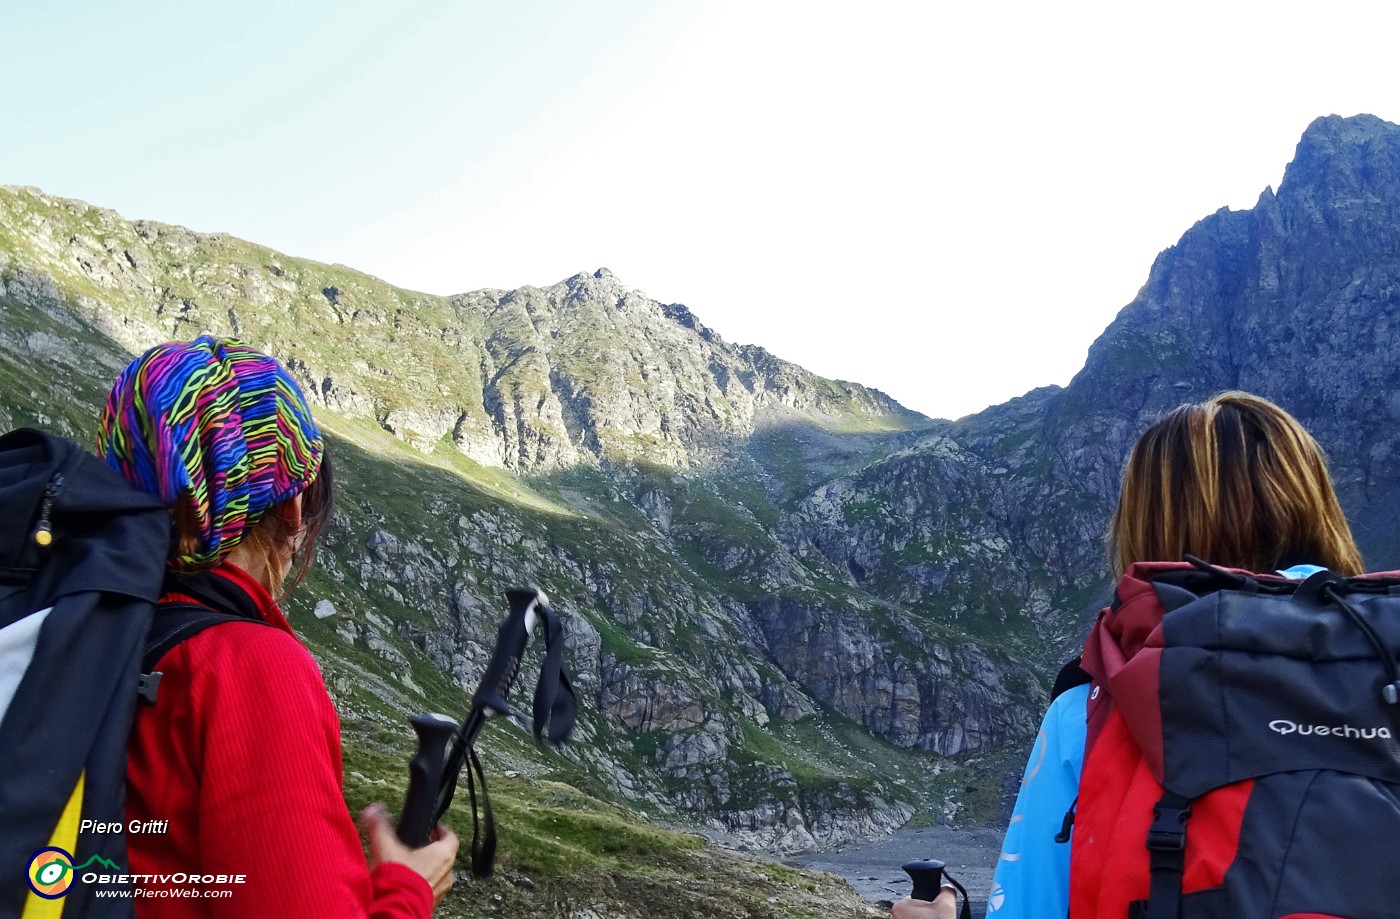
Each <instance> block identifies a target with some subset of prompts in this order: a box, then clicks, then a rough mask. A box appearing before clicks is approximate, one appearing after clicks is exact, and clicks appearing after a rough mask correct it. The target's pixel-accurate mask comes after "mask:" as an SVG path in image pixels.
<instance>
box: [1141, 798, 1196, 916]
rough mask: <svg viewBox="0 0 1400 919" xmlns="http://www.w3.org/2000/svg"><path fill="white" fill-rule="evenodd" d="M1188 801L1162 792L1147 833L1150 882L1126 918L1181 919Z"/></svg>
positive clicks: (1188, 813)
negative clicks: (1144, 893)
mask: <svg viewBox="0 0 1400 919" xmlns="http://www.w3.org/2000/svg"><path fill="white" fill-rule="evenodd" d="M1190 817H1191V800H1190V799H1189V798H1185V797H1183V796H1181V795H1179V794H1176V793H1175V792H1171V791H1167V790H1165V789H1163V791H1162V798H1161V800H1160V801H1158V802H1157V807H1156V808H1155V809H1154V810H1153V812H1152V827H1151V829H1149V830H1148V831H1147V851H1148V853H1149V861H1148V864H1149V868H1148V870H1149V872H1150V876H1151V880H1150V882H1149V887H1148V891H1147V899H1146V900H1138V901H1137V902H1135V903H1133V904H1132V907H1131V908H1130V909H1129V911H1128V916H1129V919H1181V881H1182V877H1183V876H1184V875H1185V874H1186V821H1187V820H1188V819H1189V818H1190Z"/></svg>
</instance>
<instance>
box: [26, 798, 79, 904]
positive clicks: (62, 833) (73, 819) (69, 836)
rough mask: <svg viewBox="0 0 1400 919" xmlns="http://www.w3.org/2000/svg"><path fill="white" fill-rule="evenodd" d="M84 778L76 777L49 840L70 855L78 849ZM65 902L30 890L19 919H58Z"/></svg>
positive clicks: (62, 899) (63, 899)
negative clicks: (75, 783)
mask: <svg viewBox="0 0 1400 919" xmlns="http://www.w3.org/2000/svg"><path fill="white" fill-rule="evenodd" d="M86 777H87V773H83V774H82V775H79V776H78V784H77V785H74V786H73V794H72V795H70V796H69V798H68V803H67V804H66V805H64V807H63V815H62V816H61V817H59V818H58V825H57V826H55V827H54V830H53V836H51V837H50V838H49V845H51V846H56V847H58V848H60V849H62V850H63V851H65V852H67V853H68V854H70V855H72V854H73V850H74V849H76V848H77V847H78V823H79V821H80V818H81V817H82V815H83V780H84V779H85V778H86ZM69 889H70V890H71V889H72V888H69ZM66 902H68V901H67V899H66V898H64V897H59V898H58V899H57V900H50V899H47V898H46V897H41V896H39V895H38V894H36V893H35V892H34V891H32V890H31V891H29V899H27V900H26V901H25V902H24V912H22V913H20V919H59V917H61V916H62V915H63V904H64V903H66Z"/></svg>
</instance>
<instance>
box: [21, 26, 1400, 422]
mask: <svg viewBox="0 0 1400 919" xmlns="http://www.w3.org/2000/svg"><path fill="white" fill-rule="evenodd" d="M1397 26H1400V4H1392V3H1379V2H1377V3H1335V2H1334V3H1329V4H1326V5H1323V4H1318V3H1307V4H1301V3H1300V4H1288V3H1278V2H1273V3H1239V2H1235V3H1231V2H1219V0H1218V2H1213V3H1181V2H1174V3H1152V4H1145V3H1138V4H1133V3H1123V2H1115V3H1072V2H1071V3H1060V4H1046V3H1029V2H1027V3H983V4H969V3H960V4H952V3H937V2H932V0H926V2H918V3H894V2H887V3H879V2H866V3H860V4H857V3H854V2H845V3H829V2H817V0H803V2H788V0H729V2H698V0H694V2H681V0H676V2H639V0H591V2H583V0H575V2H566V0H555V2H531V0H500V2H493V3H487V2H459V3H449V2H406V0H398V2H394V3H368V2H361V3H355V2H344V0H341V2H328V0H311V2H297V3H285V2H282V0H278V2H268V0H241V2H239V3H236V4H234V3H228V4H206V3H192V2H189V0H179V2H170V0H145V2H137V3H123V4H114V3H110V2H98V0H64V2H48V3H33V2H21V0H0V49H3V51H2V52H0V86H3V87H4V96H3V99H4V102H3V106H2V107H0V184H9V185H35V186H39V187H40V188H43V189H44V190H45V191H48V192H51V193H53V194H58V195H63V196H67V197H75V198H82V199H85V200H88V201H90V202H92V203H94V204H99V205H102V206H105V207H111V208H114V209H116V210H118V211H120V212H121V213H122V214H123V215H125V216H127V217H129V218H132V219H138V218H147V219H155V220H162V221H166V222H170V223H179V224H184V225H186V226H189V227H191V228H193V229H196V230H200V231H208V232H213V231H221V232H227V233H232V234H234V235H236V236H240V237H243V238H246V239H250V240H253V241H256V242H259V243H262V244H265V245H269V246H272V247H274V248H277V249H280V250H282V251H285V252H288V253H291V254H294V255H299V256H304V257H309V258H315V259H320V260H323V261H328V262H340V263H343V264H347V265H350V266H352V267H355V268H359V269H361V270H364V271H367V272H369V273H371V274H375V275H378V276H379V277H382V278H384V279H386V280H388V281H390V282H392V283H394V284H398V285H400V286H403V287H408V288H413V289H416V290H423V291H428V292H431V293H438V294H451V293H461V292H464V291H468V290H475V289H479V288H482V287H499V288H513V287H519V286H521V285H525V284H532V285H536V286H544V285H548V284H552V283H554V282H556V281H559V280H562V279H563V278H565V277H568V276H569V275H572V274H574V273H576V272H579V271H592V270H594V269H596V268H598V267H603V266H606V267H607V268H609V269H611V270H612V271H613V273H614V274H616V275H617V276H618V278H619V279H620V280H622V281H624V282H626V283H628V284H630V285H632V286H634V287H636V288H638V289H640V290H642V291H643V292H645V293H646V294H647V295H649V296H651V297H654V298H655V299H657V300H660V301H662V302H663V303H684V304H686V305H687V306H689V307H690V308H691V310H692V311H693V312H695V314H696V315H698V316H699V317H700V319H701V321H703V322H704V323H705V324H706V325H708V326H710V327H711V328H713V329H714V330H715V331H716V332H718V333H719V334H720V335H722V336H723V337H724V338H726V339H728V340H729V341H734V342H741V343H752V344H758V345H762V346H763V347H765V348H767V349H768V350H770V351H772V352H773V353H775V354H777V355H778V356H780V357H783V358H786V359H788V360H792V361H795V362H797V363H799V364H802V365H803V366H805V367H807V368H809V369H811V370H814V371H816V372H818V373H821V374H823V375H825V376H830V377H837V378H841V379H847V380H854V381H856V382H859V383H863V384H866V385H868V386H874V387H877V388H879V389H882V390H884V391H886V392H888V393H889V394H891V395H892V396H894V397H895V398H897V399H899V400H900V401H901V402H903V403H904V404H906V405H908V406H909V407H911V408H914V409H917V410H919V411H922V412H924V413H926V414H929V415H933V416H938V417H957V416H960V415H962V414H965V413H968V412H972V411H977V410H979V409H981V408H983V407H985V406H986V405H989V404H994V403H998V402H1002V401H1004V400H1006V399H1008V398H1011V397H1013V396H1017V395H1020V394H1022V393H1024V392H1026V391H1027V390H1030V389H1032V388H1034V387H1036V386H1041V385H1046V384H1050V383H1059V384H1064V383H1066V382H1068V381H1069V379H1070V377H1071V376H1072V375H1073V374H1074V373H1075V372H1076V371H1077V370H1078V369H1079V367H1080V366H1081V365H1082V363H1083V361H1084V356H1085V352H1086V350H1087V349H1088V346H1089V345H1090V343H1091V342H1092V341H1093V340H1094V338H1095V337H1096V336H1097V335H1098V334H1099V333H1100V332H1102V331H1103V329H1104V327H1105V326H1106V325H1107V324H1108V323H1109V322H1110V321H1112V319H1113V316H1114V315H1115V314H1116V313H1117V311H1118V310H1119V309H1120V308H1122V307H1123V306H1124V305H1126V304H1127V303H1128V302H1129V301H1130V300H1132V298H1133V297H1134V296H1135V294H1136V293H1137V290H1138V288H1139V287H1140V286H1141V285H1142V283H1143V282H1144V281H1145V280H1146V278H1147V272H1148V269H1149V268H1150V266H1151V263H1152V260H1153V258H1154V257H1155V256H1156V254H1157V253H1158V252H1159V251H1160V250H1162V249H1164V248H1166V247H1168V246H1170V245H1172V244H1173V243H1175V242H1176V241H1177V239H1178V238H1180V236H1181V234H1182V233H1183V232H1185V231H1186V230H1187V229H1188V228H1189V227H1190V226H1191V225H1192V224H1193V223H1194V222H1195V221H1197V220H1199V219H1201V218H1203V217H1205V216H1206V215H1208V214H1210V213H1212V212H1213V211H1215V210H1217V209H1219V208H1220V207H1224V206H1229V207H1232V208H1248V207H1251V206H1253V204H1254V202H1255V201H1256V200H1257V198H1258V196H1259V193H1260V192H1261V191H1262V190H1263V189H1264V188H1265V186H1270V185H1272V186H1274V187H1277V185H1278V183H1279V180H1280V178H1281V177H1282V175H1283V170H1284V166H1285V165H1286V164H1287V163H1288V161H1289V160H1290V159H1292V156H1293V150H1294V147H1295V146H1296V144H1297V141H1298V138H1299V136H1300V135H1301V134H1302V132H1303V129H1304V128H1305V127H1306V126H1307V125H1308V123H1309V122H1310V121H1312V120H1313V118H1315V117H1317V116H1319V115H1325V114H1333V113H1336V114H1341V115H1352V114H1356V113H1358V112H1369V113H1372V114H1375V115H1378V116H1380V117H1382V118H1386V119H1388V120H1391V121H1400V81H1397V80H1396V78H1395V65H1394V59H1395V52H1394V47H1393V42H1394V35H1395V34H1396V32H1397Z"/></svg>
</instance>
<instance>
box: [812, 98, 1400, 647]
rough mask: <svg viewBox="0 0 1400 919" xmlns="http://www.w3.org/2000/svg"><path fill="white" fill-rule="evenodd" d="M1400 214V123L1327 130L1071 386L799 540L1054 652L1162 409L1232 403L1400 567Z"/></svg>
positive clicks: (883, 469) (875, 481) (860, 481)
mask: <svg viewBox="0 0 1400 919" xmlns="http://www.w3.org/2000/svg"><path fill="white" fill-rule="evenodd" d="M1397 208H1400V128H1397V127H1396V126H1395V125H1391V124H1387V123H1385V122H1382V121H1380V120H1379V119H1376V118H1372V117H1370V116H1358V117H1356V118H1350V119H1343V118H1338V117H1336V116H1333V117H1329V118H1320V119H1318V120H1317V121H1316V122H1314V123H1313V124H1312V125H1311V126H1310V127H1309V128H1308V130H1307V132H1306V134H1305V135H1304V136H1303V139H1302V141H1301V142H1300V144H1299V146H1298V151H1297V155H1296V157H1295V159H1294V161H1293V163H1292V164H1291V165H1290V166H1289V167H1288V170H1287V173H1286V175H1285V177H1284V180H1283V182H1282V184H1281V186H1280V188H1279V190H1278V193H1277V194H1275V193H1274V192H1273V191H1272V190H1269V189H1266V190H1265V191H1264V193H1263V194H1262V195H1261V196H1260V198H1259V202H1258V204H1257V205H1256V206H1255V207H1254V208H1253V209H1252V210H1248V211H1229V210H1221V211H1220V212H1218V213H1216V214H1212V215H1211V216H1209V217H1207V218H1205V219H1203V220H1202V221H1200V222H1199V223H1198V224H1196V225H1195V226H1194V227H1192V228H1191V229H1190V230H1189V231H1188V232H1187V233H1186V234H1185V235H1184V236H1183V237H1182V239H1181V241H1180V242H1179V243H1178V244H1177V245H1176V246H1174V247H1172V248H1171V249H1168V250H1167V251H1165V252H1163V253H1162V254H1161V255H1160V256H1159V257H1158V259H1157V261H1156V263H1155V264H1154V265H1153V267H1152V270H1151V272H1150V274H1149V277H1148V280H1147V283H1146V284H1145V285H1144V287H1143V288H1142V291H1141V292H1140V293H1139V295H1138V297H1137V298H1136V299H1135V300H1134V301H1133V302H1132V303H1130V304H1129V305H1128V306H1127V307H1125V308H1124V309H1123V310H1122V312H1121V313H1120V314H1119V315H1118V318H1117V319H1116V320H1115V321H1114V322H1113V324H1112V325H1110V326H1109V328H1108V329H1107V330H1106V331H1105V332H1104V334H1103V335H1102V336H1101V337H1100V338H1099V340H1098V341H1097V342H1095V343H1094V345H1093V347H1092V348H1091V349H1090V351H1089V356H1088V360H1087V362H1086V363H1085V366H1084V369H1083V370H1082V371H1081V372H1080V373H1079V374H1078V375H1077V376H1076V377H1075V378H1074V380H1073V381H1071V383H1070V384H1069V386H1068V387H1066V388H1065V389H1063V390H1061V389H1057V388H1049V389H1045V390H1038V391H1036V392H1033V393H1030V394H1028V395H1027V396H1025V397H1024V398H1022V399H1018V400H1013V401H1012V402H1010V403H1007V404H1006V405H1002V406H997V407H995V408H992V409H988V410H987V411H986V412H983V413H981V414H979V415H976V416H973V417H970V418H966V419H963V420H961V421H959V422H958V423H956V424H952V425H950V426H949V427H948V428H947V429H946V430H943V431H940V432H938V433H937V434H931V435H928V436H924V437H922V438H920V439H919V440H918V441H917V442H916V443H915V444H914V445H913V446H912V447H909V448H906V449H905V450H902V451H900V452H898V453H895V454H894V455H892V456H890V457H888V458H886V459H884V460H882V461H879V462H876V463H873V464H871V465H869V466H867V467H865V468H863V469H861V470H859V471H857V472H854V473H852V474H849V475H847V476H843V477H840V478H838V479H835V480H833V481H830V482H828V483H826V484H825V485H823V486H822V488H821V489H819V490H818V491H817V492H815V493H814V494H813V495H812V496H811V497H809V498H808V499H807V500H806V501H805V502H804V503H803V504H802V505H801V507H800V509H799V510H798V512H797V516H798V518H799V519H800V520H801V521H802V524H801V525H798V526H794V527H792V528H790V529H789V531H788V543H789V545H790V546H791V548H792V549H793V551H794V552H795V553H797V554H799V555H802V554H804V553H805V554H812V553H821V554H822V555H823V556H824V557H825V558H827V559H828V561H829V562H831V564H832V567H833V570H836V571H841V570H843V569H845V570H847V571H849V572H851V577H852V579H855V578H857V576H859V577H862V578H865V579H867V580H869V579H874V580H875V581H877V582H878V586H876V587H875V588H873V589H874V590H875V592H877V593H879V594H880V595H882V596H886V597H888V598H890V599H892V600H897V601H898V602H900V603H902V604H905V605H906V606H908V607H909V608H912V609H925V610H928V611H929V614H930V615H937V614H938V613H939V612H942V613H944V614H945V615H946V614H953V615H962V614H963V611H964V610H971V611H972V612H973V614H974V615H977V616H980V617H981V618H983V619H984V620H985V619H986V618H987V617H988V616H992V617H995V618H996V619H998V620H1000V621H1001V622H1003V623H1005V624H1007V625H1008V626H1012V627H1013V628H1012V629H1011V631H1012V634H1011V635H1010V636H1009V638H1010V640H1011V641H1012V642H1019V641H1020V640H1022V637H1023V636H1024V635H1028V634H1031V633H1032V632H1033V634H1034V635H1035V636H1037V637H1038V638H1039V639H1049V640H1050V644H1049V647H1051V648H1059V647H1062V646H1063V645H1062V643H1063V642H1067V641H1072V640H1073V639H1074V637H1075V636H1076V635H1077V634H1078V631H1079V629H1080V628H1081V627H1082V623H1083V613H1084V612H1085V611H1086V610H1087V609H1089V608H1092V607H1095V606H1097V601H1098V600H1099V596H1098V588H1100V587H1101V586H1102V585H1104V584H1105V583H1106V571H1105V568H1106V566H1105V563H1104V560H1103V549H1102V546H1103V542H1102V534H1103V532H1104V530H1105V528H1106V525H1107V521H1108V516H1109V513H1110V510H1111V508H1112V505H1113V503H1114V502H1115V501H1116V500H1117V494H1118V478H1119V475H1120V473H1121V469H1122V464H1123V461H1124V459H1125V458H1126V456H1127V453H1128V450H1129V448H1130V447H1131V445H1132V443H1133V441H1134V440H1135V439H1136V438H1137V436H1138V434H1140V433H1141V432H1142V430H1143V429H1144V428H1145V427H1146V426H1147V425H1148V424H1150V423H1151V421H1152V420H1153V419H1154V418H1155V417H1156V416H1157V415H1159V414H1160V413H1161V412H1163V411H1165V410H1167V409H1170V408H1172V407H1174V406H1176V405H1179V404H1181V403H1182V402H1187V401H1194V400H1199V399H1204V398H1207V397H1209V396H1210V395H1212V394H1214V393H1216V392H1219V391H1221V390H1224V389H1233V388H1238V389H1245V390H1248V391H1251V392H1255V393H1257V394H1259V395H1262V396H1265V397H1266V398H1269V399H1272V400H1274V401H1276V402H1278V403H1279V404H1280V405H1283V406H1284V407H1285V408H1287V409H1288V410H1289V411H1290V412H1292V413H1294V414H1295V415H1296V416H1297V417H1298V418H1299V419H1300V420H1302V422H1303V423H1304V424H1305V425H1306V426H1307V427H1308V428H1309V429H1310V430H1311V431H1312V432H1313V433H1314V434H1315V435H1316V436H1317V437H1318V439H1319V441H1320V442H1321V443H1322V444H1323V446H1324V448H1325V449H1326V450H1327V451H1328V453H1329V457H1330V460H1331V463H1332V470H1333V474H1334V477H1335V478H1336V481H1337V484H1338V488H1339V491H1340V493H1341V496H1342V500H1343V504H1344V506H1345V507H1346V509H1347V512H1348V516H1349V517H1350V518H1351V520H1352V522H1353V524H1354V527H1355V529H1356V532H1357V536H1358V539H1359V540H1360V542H1361V543H1362V547H1363V550H1365V551H1366V554H1367V557H1368V561H1369V562H1370V564H1371V566H1372V567H1377V568H1389V567H1394V565H1395V564H1396V563H1397V562H1400V557H1397V549H1400V535H1398V534H1397V516H1396V511H1397V510H1400V487H1397V486H1400V480H1397V475H1400V473H1398V472H1397V469H1400V467H1398V466H1397V460H1400V454H1397V449H1400V434H1397V424H1396V422H1397V420H1398V419H1400V370H1397V364H1396V362H1395V361H1393V360H1391V359H1390V358H1389V357H1388V355H1389V354H1391V353H1392V352H1393V351H1394V350H1395V348H1396V347H1397V346H1400V338H1397V328H1396V323H1397V322H1400V300H1398V299H1397V298H1398V297H1400V295H1397V293H1396V292H1397V291H1400V221H1397ZM911 560H913V561H911ZM940 562H941V563H940ZM989 571H990V572H995V576H996V578H997V580H996V581H990V580H988V578H987V572H989ZM1006 588H1010V589H1006ZM1018 619H1019V620H1022V623H1021V624H1022V625H1023V626H1025V627H1028V629H1029V631H1023V632H1017V631H1016V629H1015V628H1014V626H1015V624H1016V621H1017V620H1018ZM1017 646H1018V647H1025V652H1026V654H1027V655H1028V657H1029V659H1032V660H1033V659H1036V658H1035V656H1034V648H1033V647H1027V646H1022V645H1017ZM1042 660H1044V662H1045V663H1046V664H1049V663H1050V662H1051V661H1050V657H1044V658H1042Z"/></svg>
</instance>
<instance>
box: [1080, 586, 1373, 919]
mask: <svg viewBox="0 0 1400 919" xmlns="http://www.w3.org/2000/svg"><path fill="white" fill-rule="evenodd" d="M1397 651H1400V577H1397V576H1390V577H1387V576H1376V577H1362V578H1350V579H1344V578H1341V577H1340V576H1337V575H1332V574H1330V573H1327V572H1324V573H1322V574H1319V575H1315V576H1313V577H1312V578H1310V579H1308V580H1307V581H1305V582H1301V583H1300V582H1297V581H1289V580H1286V579H1283V578H1270V577H1240V576H1238V574H1237V573H1227V572H1223V571H1219V570H1216V571H1209V570H1205V569H1203V568H1200V567H1193V566H1191V565H1184V564H1158V565H1134V566H1133V567H1132V568H1130V569H1129V571H1128V574H1127V575H1126V576H1125V577H1124V579H1123V580H1122V581H1121V582H1120V584H1119V589H1118V592H1117V597H1116V600H1115V604H1114V606H1112V607H1110V608H1109V609H1108V610H1105V612H1104V613H1103V614H1102V615H1101V617H1100V620H1099V622H1098V624H1097V625H1096V626H1095V629H1094V632H1093V633H1092V635H1091V638H1090V640H1089V642H1088V643H1087V645H1086V649H1085V656H1084V667H1085V669H1086V670H1087V671H1088V672H1089V673H1090V675H1091V676H1092V677H1093V683H1092V689H1091V692H1090V696H1091V698H1090V702H1089V707H1088V712H1087V718H1088V723H1089V737H1088V741H1087V744H1086V748H1087V749H1086V757H1085V761H1084V770H1083V777H1082V779H1081V782H1080V797H1079V801H1078V805H1077V809H1076V818H1075V824H1074V833H1073V853H1072V859H1071V872H1070V886H1071V906H1070V916H1071V919H1091V917H1113V919H1123V917H1125V916H1126V917H1134V919H1138V917H1145V919H1167V917H1171V919H1176V917H1179V916H1180V917H1201V919H1215V917H1220V919H1226V917H1230V919H1235V917H1259V919H1277V917H1303V916H1310V917H1332V916H1335V917H1345V919H1381V917H1393V916H1396V915H1400V872H1397V871H1395V870H1394V868H1393V867H1392V858H1391V852H1392V849H1393V845H1394V840H1396V839H1400V743H1397V737H1400V706H1397V705H1396V704H1394V701H1395V698H1396V693H1397V691H1400V685H1398V684H1400V673H1397V672H1396V667H1395V654H1396V653H1397Z"/></svg>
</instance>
